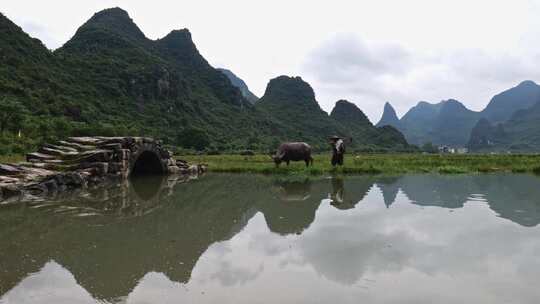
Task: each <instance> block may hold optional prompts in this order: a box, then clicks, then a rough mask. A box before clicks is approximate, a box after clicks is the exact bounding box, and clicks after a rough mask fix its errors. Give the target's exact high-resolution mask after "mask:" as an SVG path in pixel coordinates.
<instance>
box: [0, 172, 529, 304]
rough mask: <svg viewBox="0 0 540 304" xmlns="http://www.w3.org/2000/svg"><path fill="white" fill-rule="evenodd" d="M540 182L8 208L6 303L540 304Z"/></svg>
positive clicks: (4, 218) (154, 190)
mask: <svg viewBox="0 0 540 304" xmlns="http://www.w3.org/2000/svg"><path fill="white" fill-rule="evenodd" d="M539 223H540V178H538V177H535V176H531V175H471V176H469V175H458V176H444V175H406V176H401V177H366V176H363V177H360V176H359V177H353V176H347V177H343V178H339V177H336V178H322V179H320V180H312V181H309V180H295V181H280V180H279V179H276V178H274V177H267V176H259V175H207V176H204V177H202V178H200V179H198V180H192V181H189V182H187V183H182V182H181V181H175V180H169V179H167V178H164V179H163V178H144V179H138V180H134V181H131V182H128V183H120V184H117V185H108V186H107V187H102V188H98V189H90V190H85V191H79V192H77V193H71V194H59V195H58V196H56V197H52V198H49V199H47V200H36V201H33V202H25V203H11V204H4V205H0V303H2V304H12V303H411V304H412V303H415V304H418V303H538V299H539V298H540V289H539V288H538V286H537V285H538V279H539V278H540V228H539V227H538V224H539Z"/></svg>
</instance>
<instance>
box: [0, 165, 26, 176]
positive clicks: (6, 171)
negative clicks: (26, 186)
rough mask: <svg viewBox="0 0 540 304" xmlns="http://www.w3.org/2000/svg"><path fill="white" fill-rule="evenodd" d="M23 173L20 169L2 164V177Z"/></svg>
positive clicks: (0, 168) (0, 167)
mask: <svg viewBox="0 0 540 304" xmlns="http://www.w3.org/2000/svg"><path fill="white" fill-rule="evenodd" d="M21 173H22V170H21V169H20V168H19V167H16V166H11V165H2V164H0V174H1V175H17V174H21Z"/></svg>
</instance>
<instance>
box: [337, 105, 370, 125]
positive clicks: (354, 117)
mask: <svg viewBox="0 0 540 304" xmlns="http://www.w3.org/2000/svg"><path fill="white" fill-rule="evenodd" d="M330 117H332V118H334V119H335V120H337V121H338V122H350V123H356V124H359V125H365V124H368V125H371V122H370V121H369V119H368V118H367V116H366V115H365V114H364V112H362V110H360V109H359V108H358V107H357V106H356V105H355V104H354V103H352V102H349V101H347V100H344V99H341V100H338V101H337V102H336V105H335V106H334V109H332V112H331V113H330Z"/></svg>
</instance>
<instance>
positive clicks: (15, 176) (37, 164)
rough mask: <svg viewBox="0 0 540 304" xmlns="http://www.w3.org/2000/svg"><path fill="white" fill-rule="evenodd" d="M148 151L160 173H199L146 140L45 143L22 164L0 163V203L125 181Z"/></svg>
mask: <svg viewBox="0 0 540 304" xmlns="http://www.w3.org/2000/svg"><path fill="white" fill-rule="evenodd" d="M143 152H150V153H153V154H154V155H157V157H158V158H159V160H160V165H161V172H163V173H164V174H183V175H186V174H200V173H202V172H204V171H206V167H205V166H203V165H189V164H188V163H187V162H186V161H183V160H176V159H174V158H173V157H172V153H171V152H170V151H168V150H166V149H165V148H164V147H163V146H162V143H161V142H160V141H158V140H154V139H152V138H147V137H71V138H69V139H67V140H65V141H59V142H57V143H56V144H45V145H43V146H42V147H41V148H40V149H39V150H38V151H37V152H35V153H29V154H27V156H26V162H23V163H20V164H0V202H1V201H3V200H5V199H7V198H9V197H13V196H24V195H26V196H46V195H47V194H48V193H52V192H58V191H65V190H67V189H73V188H85V187H87V186H88V185H94V184H98V183H101V182H103V181H104V180H105V179H108V178H120V179H125V178H127V177H128V176H129V174H130V170H131V169H132V167H133V165H134V163H135V162H136V160H137V158H138V156H139V155H141V153H143Z"/></svg>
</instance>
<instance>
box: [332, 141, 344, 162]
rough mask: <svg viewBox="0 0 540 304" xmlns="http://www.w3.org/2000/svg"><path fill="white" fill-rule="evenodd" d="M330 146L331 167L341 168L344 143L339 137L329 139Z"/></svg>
mask: <svg viewBox="0 0 540 304" xmlns="http://www.w3.org/2000/svg"><path fill="white" fill-rule="evenodd" d="M330 145H331V146H332V166H334V167H335V166H337V165H340V166H343V155H344V154H345V142H344V141H343V138H341V137H339V136H336V135H334V136H332V137H330Z"/></svg>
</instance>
